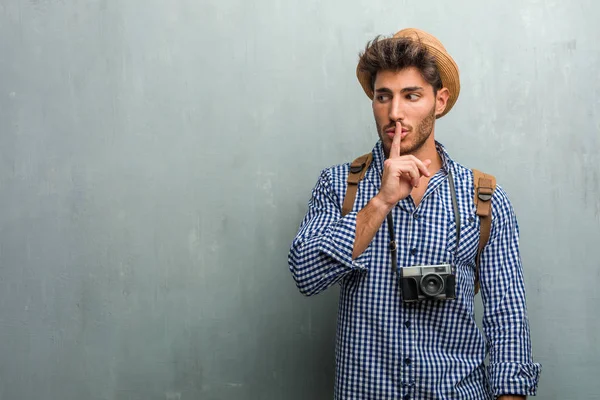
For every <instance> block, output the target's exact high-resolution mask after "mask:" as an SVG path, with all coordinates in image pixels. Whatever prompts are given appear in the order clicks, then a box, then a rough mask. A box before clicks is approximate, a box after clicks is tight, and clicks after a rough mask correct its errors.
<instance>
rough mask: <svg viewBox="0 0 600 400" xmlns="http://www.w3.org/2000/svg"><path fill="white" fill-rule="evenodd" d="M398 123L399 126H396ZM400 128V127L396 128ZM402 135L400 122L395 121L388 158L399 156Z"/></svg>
mask: <svg viewBox="0 0 600 400" xmlns="http://www.w3.org/2000/svg"><path fill="white" fill-rule="evenodd" d="M398 125H400V126H398ZM398 128H400V129H398ZM401 137H402V124H401V123H400V122H396V131H395V132H394V138H393V139H392V147H391V149H390V158H396V157H400V140H401V139H400V138H401Z"/></svg>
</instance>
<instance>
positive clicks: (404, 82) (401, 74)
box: [373, 67, 432, 91]
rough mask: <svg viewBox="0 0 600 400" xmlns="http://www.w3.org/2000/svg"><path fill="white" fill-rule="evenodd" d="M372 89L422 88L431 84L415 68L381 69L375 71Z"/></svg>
mask: <svg viewBox="0 0 600 400" xmlns="http://www.w3.org/2000/svg"><path fill="white" fill-rule="evenodd" d="M373 86H374V89H375V90H377V89H383V88H386V89H390V90H392V91H395V90H402V89H403V88H406V87H415V86H418V87H422V88H423V89H427V88H431V87H432V86H431V85H430V84H429V83H427V81H426V80H425V79H424V78H423V76H422V75H421V72H420V71H419V70H418V69H417V68H415V67H410V68H405V69H401V70H398V71H394V70H383V71H379V72H377V75H376V76H375V82H374V85H373Z"/></svg>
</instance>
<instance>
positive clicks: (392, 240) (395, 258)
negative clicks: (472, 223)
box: [387, 170, 460, 272]
mask: <svg viewBox="0 0 600 400" xmlns="http://www.w3.org/2000/svg"><path fill="white" fill-rule="evenodd" d="M448 184H449V186H450V196H451V197H452V208H453V209H454V221H455V223H456V249H455V250H454V258H456V255H457V254H458V245H459V243H460V211H459V209H458V200H457V199H456V187H455V186H454V178H453V177H452V171H450V170H449V171H448ZM393 212H394V210H393V209H392V211H390V212H389V213H388V215H387V226H388V232H389V233H390V253H391V256H392V268H393V270H394V272H396V271H398V244H397V243H396V234H395V233H394V217H393V216H392V213H393Z"/></svg>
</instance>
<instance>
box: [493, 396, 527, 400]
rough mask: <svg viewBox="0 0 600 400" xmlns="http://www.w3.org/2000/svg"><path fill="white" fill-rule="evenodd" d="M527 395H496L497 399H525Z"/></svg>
mask: <svg viewBox="0 0 600 400" xmlns="http://www.w3.org/2000/svg"><path fill="white" fill-rule="evenodd" d="M525 399H527V396H513V395H504V396H500V397H498V400H525Z"/></svg>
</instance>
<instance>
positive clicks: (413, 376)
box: [289, 29, 541, 400]
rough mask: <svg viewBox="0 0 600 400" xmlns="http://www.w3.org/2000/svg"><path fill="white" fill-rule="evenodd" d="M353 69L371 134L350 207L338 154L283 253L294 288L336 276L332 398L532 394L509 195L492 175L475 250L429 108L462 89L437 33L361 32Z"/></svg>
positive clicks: (465, 206)
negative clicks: (486, 217)
mask: <svg viewBox="0 0 600 400" xmlns="http://www.w3.org/2000/svg"><path fill="white" fill-rule="evenodd" d="M357 75H358V78H359V81H360V83H361V85H362V87H363V89H364V90H365V92H366V93H367V95H368V96H369V97H370V98H371V99H372V107H373V114H374V116H375V123H376V127H377V132H378V134H379V141H378V142H377V144H376V145H375V147H374V149H373V151H372V155H373V159H372V162H371V164H370V166H369V167H368V169H367V170H366V172H365V175H364V178H363V179H362V180H361V181H360V182H359V184H358V191H357V193H356V195H355V200H354V201H353V202H352V200H353V199H352V198H350V200H349V201H350V206H351V208H350V210H348V211H349V212H347V213H345V212H342V208H343V205H344V199H345V197H346V195H347V179H348V175H349V173H350V166H349V164H344V165H339V166H334V167H331V168H328V169H325V170H324V171H323V172H322V174H321V176H320V178H319V180H318V182H317V184H316V186H315V188H314V190H313V192H312V197H311V199H310V202H309V210H308V213H307V214H306V216H305V218H304V220H303V221H302V224H301V226H300V230H299V232H298V234H297V236H296V238H295V239H294V241H293V244H292V247H291V250H290V254H289V267H290V270H291V272H292V275H293V277H294V279H295V281H296V284H297V286H298V288H299V289H300V291H301V292H302V293H303V294H305V295H307V296H310V295H314V294H317V293H319V292H321V291H323V290H325V289H326V288H328V287H330V286H332V285H333V284H335V283H339V285H340V304H339V313H338V332H337V345H336V379H335V398H336V399H361V400H377V399H381V400H384V399H385V400H389V399H495V398H500V399H502V400H508V399H524V398H525V396H527V395H535V394H536V390H537V383H538V379H539V375H540V371H541V366H540V365H539V364H536V363H534V362H533V361H532V356H531V344H530V334H529V324H528V319H527V310H526V304H525V291H524V283H523V272H522V267H521V261H520V255H519V244H518V240H519V238H518V226H517V221H516V218H515V214H514V211H513V208H512V206H511V204H510V202H509V200H508V197H507V195H506V193H505V192H504V190H502V188H501V187H499V186H497V187H496V189H495V190H494V192H493V195H492V198H491V204H492V211H491V212H492V214H491V215H492V219H491V230H490V235H489V240H488V241H487V244H486V245H485V247H484V248H483V251H482V253H481V255H480V257H479V256H478V245H479V240H480V229H481V227H482V225H481V220H480V218H479V216H478V214H477V213H476V205H475V200H474V177H473V172H472V171H471V170H469V169H467V168H465V167H463V166H462V165H460V164H458V163H456V162H455V161H453V160H452V159H451V158H450V156H449V155H448V153H447V152H446V150H445V149H444V147H443V146H442V145H441V144H440V143H439V142H437V141H436V140H435V121H436V118H439V117H442V116H443V115H445V114H446V113H448V112H449V111H450V109H451V108H452V107H453V105H454V103H455V102H456V100H457V98H458V95H459V92H460V81H459V74H458V68H457V66H456V64H455V62H454V61H453V59H452V58H451V57H450V55H449V54H448V53H447V52H446V50H445V48H444V47H443V46H442V44H441V43H440V42H439V41H438V40H437V39H436V38H435V37H433V36H431V35H430V34H428V33H426V32H423V31H420V30H416V29H405V30H403V31H400V32H398V33H397V34H396V35H394V37H393V38H387V39H382V38H376V39H375V40H373V41H372V42H370V43H369V44H368V45H367V48H366V49H365V51H364V53H363V54H361V57H360V60H359V64H358V68H357ZM354 172H356V171H353V172H352V173H354ZM488 200H489V199H488ZM388 215H389V216H388ZM390 248H392V250H393V251H391V250H390ZM477 265H478V267H477ZM394 266H395V267H394ZM418 266H438V268H439V266H444V267H441V268H442V269H441V270H440V271H445V272H444V273H443V274H442V273H440V276H442V277H443V279H444V280H445V281H443V283H444V284H445V285H446V286H444V288H445V289H444V290H447V292H436V293H438V294H437V295H436V296H429V294H431V293H429V292H428V290H430V289H431V288H430V287H427V285H429V284H432V285H433V286H435V285H437V284H438V283H439V282H437V281H434V280H430V281H427V282H428V283H427V284H426V285H425V286H423V285H421V288H420V289H414V288H413V289H414V290H417V291H419V290H420V291H421V292H420V294H419V296H417V295H415V293H413V292H411V291H410V290H408V289H409V286H410V285H408V286H403V285H404V283H402V282H403V281H404V280H407V279H411V278H409V277H408V275H409V271H425V270H424V269H423V270H422V269H420V268H418ZM448 266H449V267H448ZM415 267H416V268H415ZM448 268H449V269H448ZM428 271H429V270H428ZM436 271H438V270H436ZM477 275H478V277H477ZM423 276H425V275H423ZM418 278H420V276H419V277H418ZM436 279H437V278H436ZM477 281H478V282H479V284H480V285H481V296H482V301H483V305H484V315H483V330H484V332H483V334H482V333H481V332H480V331H479V329H478V328H477V326H476V323H475V319H474V313H473V300H474V297H475V295H476V292H477V290H476V287H477V283H476V282H477ZM407 282H408V281H407ZM415 282H420V281H418V280H416V281H415ZM423 282H425V280H423ZM417 286H418V284H417ZM417 286H415V287H417ZM433 286H432V287H433ZM411 287H412V286H411ZM413 289H411V290H413ZM434 289H435V288H434ZM428 293H429V294H428ZM439 293H441V294H439ZM415 300H416V301H415ZM486 355H489V366H487V367H486V366H485V365H484V359H485V357H486Z"/></svg>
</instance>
